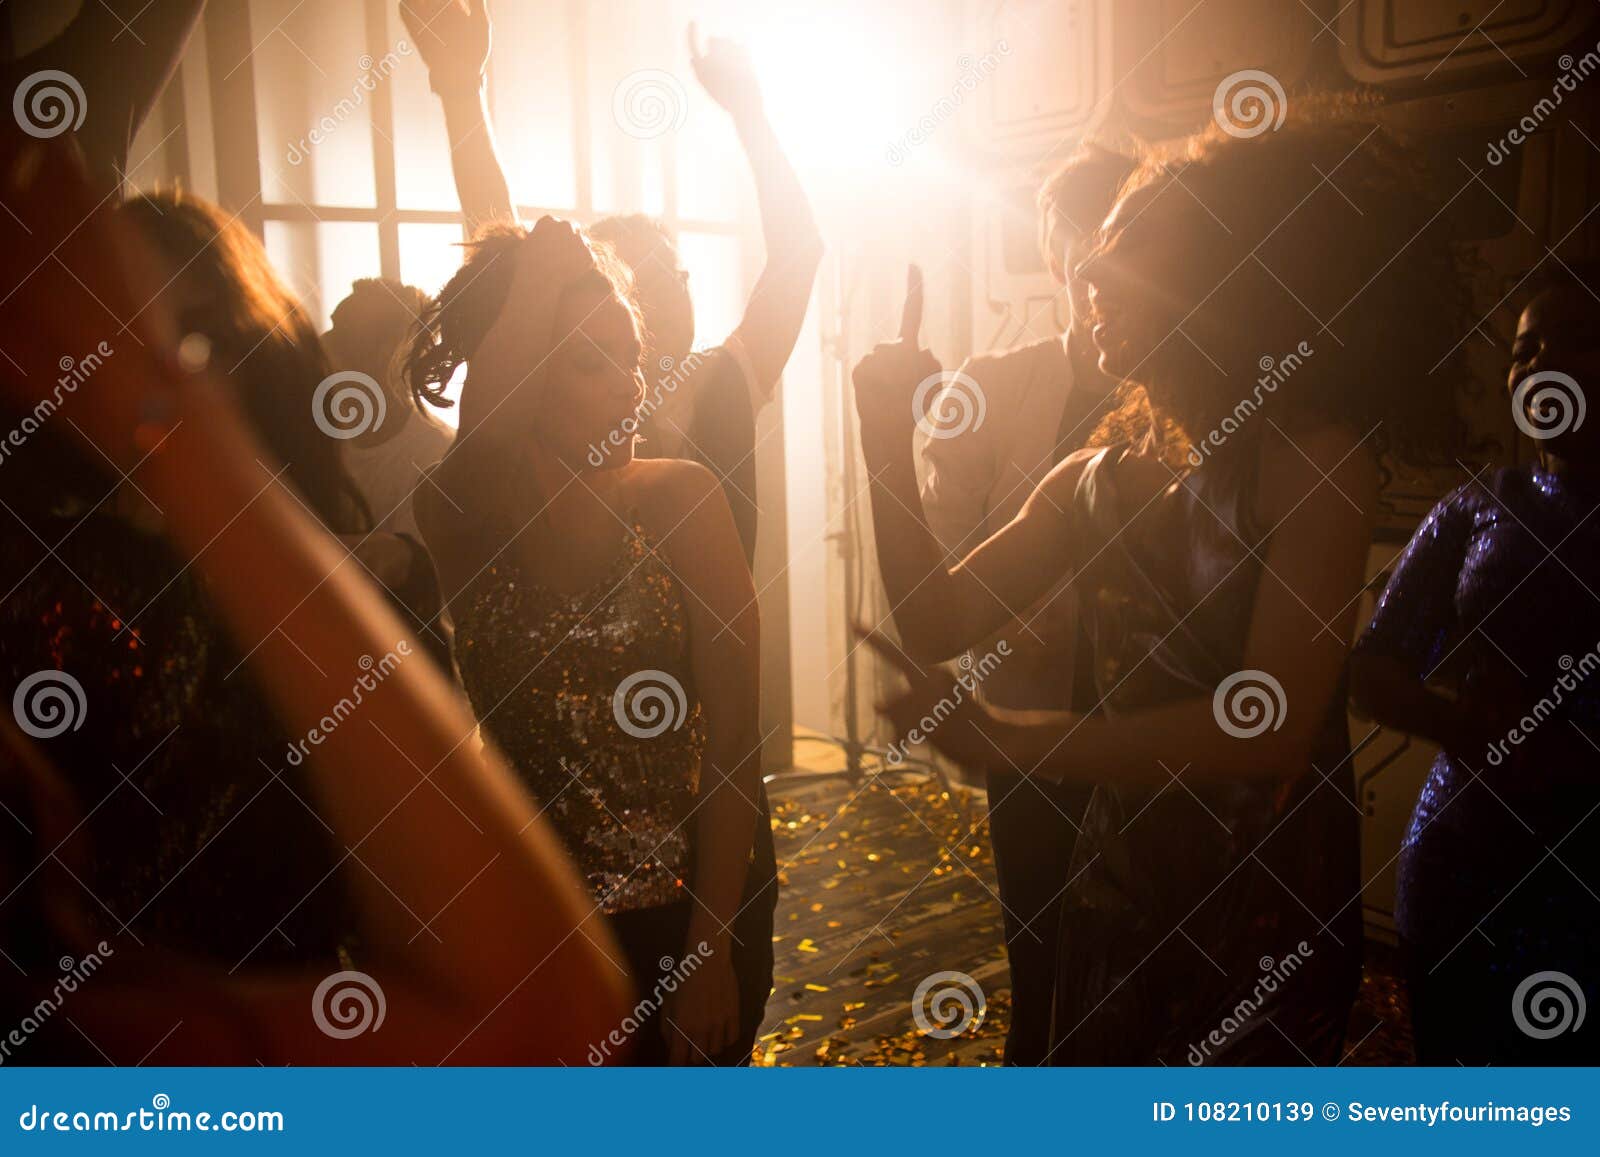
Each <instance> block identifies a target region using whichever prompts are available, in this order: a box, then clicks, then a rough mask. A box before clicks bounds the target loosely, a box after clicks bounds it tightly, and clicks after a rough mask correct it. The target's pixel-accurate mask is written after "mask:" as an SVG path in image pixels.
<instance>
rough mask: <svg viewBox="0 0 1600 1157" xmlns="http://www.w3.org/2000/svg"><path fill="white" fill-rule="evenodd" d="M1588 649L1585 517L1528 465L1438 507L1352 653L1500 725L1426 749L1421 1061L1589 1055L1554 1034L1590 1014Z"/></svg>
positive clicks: (1597, 610)
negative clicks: (1503, 722) (1436, 751)
mask: <svg viewBox="0 0 1600 1157" xmlns="http://www.w3.org/2000/svg"><path fill="white" fill-rule="evenodd" d="M1597 648H1600V515H1597V514H1596V504H1595V502H1594V501H1593V500H1585V499H1583V498H1581V497H1580V496H1579V495H1577V494H1575V493H1573V492H1572V491H1571V489H1570V488H1568V487H1566V486H1563V484H1562V483H1561V481H1560V480H1559V479H1557V478H1556V477H1555V476H1554V475H1551V474H1548V473H1546V472H1544V471H1541V470H1538V469H1530V468H1522V469H1511V470H1501V471H1499V472H1497V473H1495V474H1493V475H1490V476H1488V477H1486V478H1484V479H1482V480H1479V481H1474V482H1471V483H1468V484H1467V485H1465V486H1463V487H1461V488H1460V489H1459V490H1457V491H1456V492H1455V493H1453V494H1451V495H1450V496H1449V497H1447V498H1446V499H1445V500H1444V501H1443V502H1441V503H1439V505H1438V506H1436V507H1435V508H1434V509H1433V511H1432V512H1431V513H1430V514H1429V515H1428V517H1427V518H1426V519H1425V520H1424V521H1423V523H1422V525H1421V526H1420V527H1418V529H1417V533H1416V535H1415V536H1414V537H1413V538H1412V540H1411V543H1410V545H1409V546H1407V547H1406V550H1405V553H1404V554H1403V555H1402V556H1401V559H1400V561H1399V563H1398V564H1397V565H1396V567H1395V570H1394V574H1393V577H1392V578H1391V579H1390V581H1389V586H1388V589H1387V590H1386V591H1385V592H1384V594H1383V597H1382V599H1381V600H1380V601H1379V604H1378V610H1377V614H1376V616H1375V617H1374V618H1373V621H1372V625H1371V626H1370V627H1369V628H1368V630H1367V633H1366V635H1365V636H1364V637H1363V638H1362V640H1361V642H1360V643H1359V645H1358V649H1359V650H1360V651H1362V652H1366V653H1369V654H1373V655H1381V656H1385V657H1388V658H1391V659H1396V660H1399V661H1401V662H1403V663H1405V664H1406V665H1407V666H1408V667H1409V668H1411V669H1412V670H1414V671H1415V672H1416V673H1417V675H1418V677H1419V678H1425V679H1429V680H1438V681H1441V682H1449V683H1453V684H1455V685H1456V686H1458V687H1459V688H1460V690H1461V694H1462V695H1463V696H1464V697H1465V698H1466V699H1467V700H1468V701H1469V702H1472V701H1475V700H1477V701H1484V702H1493V703H1495V704H1496V705H1498V706H1504V707H1506V708H1507V711H1506V714H1507V716H1508V717H1510V718H1512V719H1513V720H1514V722H1513V723H1512V724H1510V725H1508V727H1507V734H1506V737H1505V739H1504V741H1502V742H1493V743H1491V744H1489V745H1487V746H1485V748H1484V750H1482V751H1472V752H1441V753H1440V755H1439V756H1438V758H1437V759H1436V760H1435V761H1434V764H1433V769H1432V771H1431V773H1430V774H1429V776H1428V779H1427V782H1426V784H1425V785H1424V787H1423V789H1422V794H1421V796H1420V797H1419V798H1418V800H1417V803H1416V808H1415V810H1414V811H1413V813H1412V816H1411V823H1410V825H1409V827H1408V828H1407V831H1406V835H1405V840H1404V843H1403V844H1402V847H1401V852H1400V884H1399V896H1398V898H1397V900H1398V903H1397V906H1396V916H1397V920H1398V923H1399V926H1400V932H1401V935H1402V936H1403V937H1404V939H1405V941H1406V945H1407V948H1408V955H1409V957H1410V970H1411V991H1412V1001H1413V1005H1414V1007H1413V1019H1414V1021H1415V1023H1416V1028H1417V1046H1418V1059H1419V1060H1420V1061H1422V1062H1424V1063H1436V1064H1455V1063H1457V1062H1460V1063H1463V1064H1474V1063H1477V1064H1483V1063H1487V1062H1495V1063H1505V1062H1507V1061H1511V1062H1522V1063H1534V1064H1543V1063H1560V1062H1562V1061H1567V1060H1580V1059H1586V1063H1591V1064H1592V1063H1594V1062H1595V1060H1596V1059H1600V1054H1597V1052H1596V1049H1597V1046H1600V1033H1596V1032H1594V1031H1592V1030H1584V1031H1573V1030H1572V1027H1571V1026H1569V1028H1568V1029H1567V1030H1564V1031H1559V1032H1552V1031H1551V1030H1553V1029H1555V1028H1557V1026H1558V1025H1559V1024H1560V1023H1561V1021H1562V1018H1563V1014H1562V1012H1561V1009H1560V1006H1561V1002H1562V999H1563V998H1562V996H1561V995H1560V994H1559V993H1560V992H1565V994H1566V995H1565V998H1564V999H1565V1001H1566V1003H1567V1004H1568V1005H1569V1006H1570V1007H1571V1008H1572V1009H1573V1010H1574V1013H1575V1012H1576V1008H1577V995H1576V994H1577V993H1578V992H1579V991H1580V990H1581V992H1582V993H1583V1003H1584V1004H1586V1005H1588V1006H1591V1007H1592V1006H1594V1005H1595V1003H1596V1001H1597V1000H1600V814H1597V808H1600V748H1597V747H1596V744H1597V743H1600V650H1597ZM1519 713H1521V718H1516V716H1517V715H1518V714H1519ZM1513 726H1514V727H1515V734H1514V735H1513V732H1512V730H1511V728H1512V727H1513ZM1546 973H1554V974H1559V975H1554V976H1541V974H1546ZM1519 990H1520V991H1519ZM1558 990H1559V991H1558ZM1585 1049H1587V1051H1585Z"/></svg>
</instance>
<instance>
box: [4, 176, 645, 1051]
mask: <svg viewBox="0 0 1600 1157" xmlns="http://www.w3.org/2000/svg"><path fill="white" fill-rule="evenodd" d="M35 159H36V162H37V163H36V164H35V166H34V167H33V168H32V170H31V171H30V172H29V173H28V174H27V179H26V180H25V181H24V182H22V183H21V185H20V187H19V188H14V189H13V196H12V198H11V207H12V211H13V212H14V213H16V214H17V215H18V218H19V220H21V221H26V222H27V226H28V228H27V229H26V230H23V229H21V228H15V227H12V228H6V227H4V226H0V229H4V232H3V234H0V239H3V241H4V242H5V245H4V247H3V249H4V253H5V257H4V261H3V264H0V269H3V272H4V275H5V281H6V284H7V285H10V284H12V283H13V282H14V281H15V280H16V278H17V276H18V275H19V274H21V275H27V271H29V270H33V271H34V272H33V273H32V274H31V275H28V281H27V284H28V285H29V286H30V289H31V292H30V293H25V294H24V293H19V294H15V295H14V296H13V297H12V299H11V300H12V302H13V303H14V304H13V307H12V308H10V309H8V310H6V311H3V313H4V323H3V325H0V342H3V343H4V344H5V346H6V348H8V349H11V350H12V351H13V353H14V356H16V357H18V358H20V359H22V361H23V362H25V363H26V364H25V365H21V366H20V367H19V372H18V373H17V374H15V375H12V374H8V375H5V377H4V379H3V381H0V384H3V385H4V386H5V387H6V388H7V389H8V391H9V393H10V396H11V402H12V404H13V405H15V406H18V407H20V408H23V409H31V408H32V406H33V405H36V404H38V402H39V401H40V400H41V398H42V397H49V396H51V395H50V393H49V391H50V388H51V383H52V382H53V380H54V378H55V376H56V367H55V359H56V357H57V351H58V350H61V349H85V348H92V345H93V340H95V339H94V336H92V335H93V333H94V327H95V325H97V324H98V323H97V322H94V321H93V319H97V318H100V317H102V316H103V313H104V311H105V310H107V309H109V310H111V311H113V313H115V314H116V315H117V316H127V317H132V316H135V313H136V310H135V303H137V302H141V301H148V300H150V298H151V297H152V294H151V293H150V287H149V286H148V285H144V284H140V283H138V281H137V277H138V275H137V273H134V274H131V275H130V277H129V281H127V282H123V281H119V280H118V279H117V277H116V275H115V271H116V270H118V269H119V268H120V269H126V270H131V271H140V270H148V269H152V268H156V265H155V264H154V263H153V262H150V261H149V260H148V259H147V258H142V257H141V252H140V246H139V241H138V239H137V238H135V237H131V236H128V235H126V234H124V233H122V232H120V231H119V230H118V227H117V226H116V223H115V222H114V220H113V219H111V218H110V217H109V215H108V213H107V211H105V210H102V211H101V212H100V213H98V214H92V213H90V212H89V210H88V202H89V200H90V195H89V194H88V193H87V191H86V190H84V189H83V188H82V186H81V185H79V184H78V183H77V181H76V180H75V179H74V178H73V176H72V174H71V172H70V169H69V167H68V163H67V160H66V156H65V153H64V152H63V151H62V150H61V149H60V148H59V147H46V148H41V149H39V150H38V152H37V153H36V156H35ZM45 254H54V256H55V258H56V260H54V261H45V260H43V259H42V258H43V256H44V255H45ZM91 287H92V288H91ZM25 305H26V308H25ZM142 321H143V322H144V323H145V326H146V328H145V329H144V330H143V331H142V338H143V342H144V344H143V345H139V344H137V343H134V342H128V343H126V344H119V346H118V348H117V351H116V356H115V357H114V358H110V359H108V360H107V361H106V362H105V364H104V367H103V372H102V373H98V374H97V375H96V377H95V378H94V379H93V380H92V382H91V383H87V384H86V385H85V387H84V388H81V389H79V390H78V391H76V392H75V393H73V394H71V395H69V396H66V397H64V398H63V399H61V404H60V407H59V409H60V410H61V411H62V416H63V417H69V418H70V421H69V422H67V423H66V424H64V425H62V426H60V427H58V428H59V429H61V430H62V431H63V432H65V431H67V430H69V429H70V430H72V431H73V432H74V433H75V434H76V433H79V432H81V434H82V435H83V436H84V437H86V438H88V439H90V440H91V441H92V442H93V444H94V446H95V447H96V448H97V450H98V452H99V453H101V454H106V455H112V456H113V457H114V458H115V459H116V460H117V462H118V465H119V467H120V468H121V469H124V470H134V471H136V473H137V476H138V479H137V480H138V484H139V486H140V487H141V488H142V489H143V491H144V492H145V493H147V494H148V495H150V496H151V498H152V499H153V500H154V501H155V502H156V503H157V504H158V505H159V506H160V507H161V508H162V509H163V510H164V511H165V512H166V515H167V518H168V520H169V522H168V525H169V533H170V534H171V536H172V538H173V540H174V541H175V543H176V544H177V545H178V547H179V549H180V550H181V551H182V552H183V553H184V554H185V555H187V556H188V557H189V558H190V559H191V560H192V565H193V566H194V568H195V570H196V572H197V573H198V575H199V577H200V578H201V579H202V580H203V581H204V582H205V583H206V584H207V587H208V590H209V591H210V592H211V594H212V597H213V600H214V605H215V606H216V607H217V609H218V611H219V613H220V615H221V617H222V619H223V620H224V622H225V623H226V625H227V627H228V629H229V631H230V633H231V635H232V637H233V638H234V640H235V642H236V644H237V646H238V649H239V652H240V654H242V655H244V656H246V657H247V661H248V662H249V664H250V666H251V667H252V669H253V670H254V672H255V674H256V676H257V677H258V679H259V681H260V684H261V686H262V687H263V688H264V689H265V690H266V692H267V694H268V697H269V699H270V700H271V703H272V706H273V707H274V708H275V710H276V714H277V718H278V720H279V722H280V723H281V724H282V725H283V727H284V730H285V731H286V732H287V733H288V734H289V735H290V736H292V737H299V736H309V735H310V734H311V733H313V732H317V733H318V734H319V735H320V736H321V737H320V739H319V740H317V741H315V742H313V743H311V744H309V745H308V762H309V765H310V767H311V769H312V772H313V774H312V775H311V777H310V784H311V787H312V789H313V791H314V793H315V802H316V804H317V808H318V813H319V814H320V815H321V816H322V817H323V819H324V820H325V821H326V822H327V823H328V824H329V825H330V826H331V827H332V828H333V830H334V832H335V834H336V838H337V839H338V840H339V842H340V843H341V844H342V845H344V846H346V847H349V848H352V849H354V850H355V851H356V852H357V853H358V854H359V857H360V864H359V865H352V866H350V869H349V871H348V872H347V878H348V881H349V884H350V887H351V889H352V892H353V895H354V899H355V901H356V904H357V909H358V918H359V921H360V925H361V927H360V932H361V934H362V940H363V942H364V944H365V946H366V948H365V950H364V953H363V963H364V964H365V965H368V967H366V968H365V970H366V971H368V972H370V973H371V975H372V976H373V977H374V978H375V979H377V980H378V981H379V983H380V984H381V985H382V986H383V987H384V988H385V989H386V990H387V992H388V1005H389V1019H388V1020H387V1021H386V1023H385V1026H384V1031H383V1032H382V1033H377V1034H370V1035H365V1036H361V1037H357V1038H353V1039H352V1040H348V1041H340V1040H335V1039H333V1038H331V1037H328V1036H326V1035H325V1034H323V1033H322V1032H321V1031H319V1030H318V1029H317V1028H316V1027H315V1025H314V1024H313V1023H312V1022H311V1021H310V1019H309V1018H308V1017H307V1011H308V1007H309V1005H310V999H311V994H312V990H313V989H314V988H315V986H316V984H317V983H318V982H319V981H320V980H321V979H322V978H321V977H318V976H309V975H301V976H286V977H277V978H272V977H251V978H249V979H241V980H238V981H228V980H226V979H225V978H223V977H221V976H212V981H211V982H212V983H213V985H214V986H215V989H216V993H215V995H216V999H217V1000H218V1001H219V1002H220V1003H222V1004H224V1005H227V1006H228V1007H229V1008H230V1009H232V1010H233V1012H234V1013H236V1015H237V1016H239V1017H241V1018H243V1019H244V1020H245V1021H246V1022H247V1024H248V1030H249V1031H250V1032H252V1033H253V1034H254V1035H255V1037H256V1038H257V1039H259V1040H261V1041H263V1042H264V1047H265V1048H266V1049H267V1050H268V1052H269V1058H267V1059H274V1058H275V1059H278V1060H294V1061H311V1062H316V1061H318V1060H322V1061H326V1060H331V1059H339V1060H345V1061H361V1060H367V1061H376V1060H380V1059H390V1060H392V1059H401V1060H416V1061H419V1062H425V1063H436V1062H438V1061H441V1060H444V1059H452V1060H457V1061H461V1060H467V1059H477V1060H483V1061H489V1060H499V1061H502V1062H504V1061H508V1060H517V1059H521V1060H524V1061H529V1060H535V1059H545V1060H555V1059H557V1058H575V1057H580V1056H582V1055H583V1053H584V1051H585V1049H586V1048H587V1047H588V1043H589V1042H590V1041H592V1040H593V1039H596V1038H595V1034H596V1033H597V1032H603V1031H605V1029H606V1028H608V1027H609V1026H610V1024H611V1023H612V1022H613V1017H614V1016H616V1015H619V1014H620V1009H621V1007H622V1004H623V1002H624V1000H625V996H624V992H623V988H622V980H621V978H620V977H618V976H617V974H616V972H615V970H614V969H613V968H612V967H611V965H610V964H609V963H608V954H609V953H610V952H613V951H614V949H612V948H611V945H610V940H609V936H608V933H607V931H606V930H605V928H604V927H603V925H601V924H600V922H599V920H598V918H597V917H596V916H595V914H594V912H593V910H592V905H591V904H590V903H589V901H588V898H587V896H586V895H585V893H584V890H583V888H582V887H581V885H580V883H579V881H578V879H577V877H576V874H575V873H574V872H573V870H572V868H571V866H570V865H569V864H568V862H567V860H566V858H565V856H564V855H563V853H562V852H561V850H560V847H559V845H558V842H557V840H556V838H555V837H554V835H553V834H552V833H551V832H550V830H549V829H548V827H547V826H546V825H545V824H543V823H542V822H540V821H539V820H538V819H537V817H536V815H535V812H534V808H533V805H532V802H531V801H530V800H529V799H528V797H527V795H526V793H525V792H524V791H523V790H522V789H521V787H520V786H519V785H518V783H517V781H516V780H515V778H514V777H513V775H512V773H511V771H510V769H509V768H508V767H507V766H506V765H505V763H504V762H503V761H502V760H501V759H500V758H498V757H497V756H496V755H495V754H494V753H492V752H487V753H486V752H482V751H479V750H477V749H476V748H475V745H474V744H472V743H471V742H469V737H470V736H471V735H472V733H473V730H474V723H473V720H472V719H471V718H470V716H469V715H468V714H467V713H466V712H465V710H464V709H463V708H462V707H461V706H460V704H459V703H458V701H457V700H456V697H455V696H454V694H453V693H452V692H451V690H450V688H449V686H448V685H447V683H446V682H445V680H444V678H443V676H442V675H441V674H440V673H439V672H438V671H437V670H436V669H435V668H434V667H433V666H432V665H431V664H430V663H428V662H426V661H425V660H423V659H421V658H410V657H409V656H410V655H412V654H415V653H416V652H417V650H418V646H417V644H416V642H415V640H414V639H412V637H411V636H410V634H409V633H408V632H407V631H406V630H405V628H404V627H403V626H402V625H401V624H400V623H399V622H398V621H397V620H396V618H395V617H394V615H393V613H392V612H391V611H390V610H389V609H388V607H387V606H386V605H385V604H384V602H383V600H382V599H381V597H379V596H378V595H377V593H376V592H375V591H374V590H373V588H372V586H371V584H370V582H368V580H367V579H366V578H365V576H364V574H363V573H362V570H361V567H360V565H359V564H358V563H356V562H355V561H354V560H351V559H349V558H348V557H347V556H346V555H345V553H344V552H343V551H342V550H341V549H340V548H339V547H338V545H337V544H336V543H335V542H334V541H333V540H332V539H331V538H330V537H329V536H328V535H327V534H326V533H325V532H323V531H322V530H321V529H320V528H319V527H317V526H315V525H314V524H313V523H312V522H311V521H310V519H309V518H308V516H307V515H306V514H305V513H304V511H303V510H302V508H301V507H300V505H299V503H298V502H297V501H296V499H295V498H293V497H292V496H291V495H290V494H289V493H288V492H287V491H286V490H285V489H284V487H283V484H282V483H281V482H280V481H278V479H277V478H276V477H275V476H274V475H273V474H271V473H270V472H269V471H268V470H267V469H266V468H265V467H264V466H262V465H261V461H262V460H264V459H266V458H267V457H268V456H267V455H266V454H265V453H264V452H263V451H261V450H260V449H259V448H258V447H257V446H256V445H255V444H254V442H253V440H252V439H251V437H250V435H249V434H248V433H247V431H246V430H245V428H244V427H243V425H242V423H241V422H240V420H239V418H238V417H237V415H236V414H235V413H234V412H233V411H232V410H231V409H230V408H229V403H228V401H227V398H228V397H229V391H228V390H226V389H224V388H222V387H221V386H219V384H218V383H216V382H215V381H213V380H211V379H209V378H207V377H205V376H203V375H200V376H194V375H189V374H186V373H184V372H183V371H181V370H179V369H177V368H176V367H175V366H174V365H173V364H172V362H171V361H169V360H167V359H166V357H165V356H163V355H162V354H160V353H159V352H158V351H161V350H165V349H170V348H172V344H173V343H172V336H173V335H172V332H171V329H170V325H169V324H167V323H165V322H164V320H163V319H161V318H159V317H157V316H155V315H154V313H153V311H146V313H145V314H144V315H143V318H142ZM264 575H270V576H271V579H270V581H263V580H262V579H261V578H260V577H259V576H264ZM390 653H394V654H395V655H396V656H398V661H397V662H395V663H394V664H393V665H392V669H390V670H389V671H388V672H387V674H386V676H385V677H384V678H383V679H382V680H381V681H375V686H371V687H368V686H367V685H366V684H365V683H363V684H362V688H363V693H362V695H361V701H360V704H359V707H358V709H357V711H356V713H355V714H353V715H352V716H351V717H349V718H347V719H346V720H345V721H344V723H343V724H342V725H341V726H339V727H338V728H337V729H336V730H334V731H332V732H325V730H324V728H323V726H322V721H323V719H324V716H325V715H326V714H327V713H328V712H329V710H330V707H331V706H332V705H334V704H337V703H339V702H340V700H341V698H343V697H345V696H349V695H351V693H352V686H353V684H354V683H355V682H357V680H358V678H359V676H360V675H361V674H362V673H363V672H369V671H371V670H372V669H373V667H374V665H375V664H376V663H377V662H378V661H380V657H387V656H388V655H389V654H390ZM307 657H310V659H311V660H312V666H313V667H314V668H315V672H317V673H325V674H317V673H308V666H307ZM364 657H365V658H366V662H365V663H363V658H364ZM447 801H448V802H447ZM419 924H426V929H427V930H422V929H420V928H419ZM489 928H492V929H493V930H494V934H493V935H492V936H486V935H484V929H489ZM208 975H209V974H208ZM551 986H555V988H554V990H556V991H561V992H564V993H568V994H570V998H569V999H565V1000H562V1001H559V1002H552V1001H549V1000H548V999H547V997H546V995H545V994H547V993H548V992H549V991H551V990H552V987H551ZM107 1014H108V1015H110V1016H119V1015H121V1016H127V1015H129V1010H128V1007H126V1006H124V1007H122V1008H120V1009H118V1008H115V1007H111V1008H108V1010H107ZM391 1026H392V1028H393V1031H392V1032H391V1031H390V1029H391ZM165 1027H166V1026H162V1028H163V1030H164V1029H165ZM173 1039H174V1042H175V1043H174V1045H173V1048H174V1050H175V1052H176V1054H177V1055H178V1056H183V1057H199V1056H202V1055H203V1054H204V1049H203V1047H201V1045H200V1044H199V1043H196V1042H195V1041H193V1040H188V1043H187V1044H186V1043H185V1040H186V1038H184V1037H183V1035H182V1034H181V1033H179V1034H176V1035H175V1036H174V1038H173Z"/></svg>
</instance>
